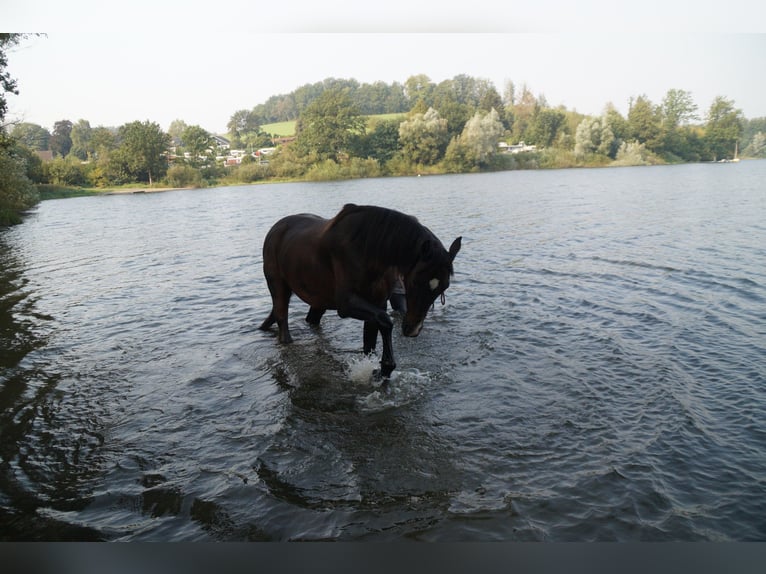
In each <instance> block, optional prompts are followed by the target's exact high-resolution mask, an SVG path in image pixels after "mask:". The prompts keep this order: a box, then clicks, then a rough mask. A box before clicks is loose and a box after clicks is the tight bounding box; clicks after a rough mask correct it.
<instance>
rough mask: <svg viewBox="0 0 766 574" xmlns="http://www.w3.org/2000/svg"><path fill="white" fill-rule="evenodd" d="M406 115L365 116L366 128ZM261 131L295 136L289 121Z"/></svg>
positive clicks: (269, 125) (263, 126)
mask: <svg viewBox="0 0 766 574" xmlns="http://www.w3.org/2000/svg"><path fill="white" fill-rule="evenodd" d="M406 115H407V114H404V113H397V114H377V115H373V116H367V127H368V128H369V126H370V125H372V124H374V123H375V122H379V121H386V120H393V119H398V118H401V119H402V120H404V118H405V117H406ZM261 130H263V131H264V132H266V133H267V134H273V135H275V136H282V137H288V136H294V135H295V120H291V121H289V122H275V123H272V124H263V125H262V126H261Z"/></svg>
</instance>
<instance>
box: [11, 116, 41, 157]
mask: <svg viewBox="0 0 766 574" xmlns="http://www.w3.org/2000/svg"><path fill="white" fill-rule="evenodd" d="M11 137H12V138H13V139H15V140H16V141H18V142H19V143H21V144H24V145H25V146H27V147H28V148H29V149H32V150H35V151H44V150H47V149H48V142H49V140H50V137H51V134H50V132H49V131H48V130H46V129H45V128H44V127H42V126H40V125H37V124H30V123H26V122H22V123H20V124H16V125H15V126H13V131H12V132H11Z"/></svg>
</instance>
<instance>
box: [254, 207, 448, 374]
mask: <svg viewBox="0 0 766 574" xmlns="http://www.w3.org/2000/svg"><path fill="white" fill-rule="evenodd" d="M460 243H461V237H458V238H457V239H455V241H453V242H452V245H451V246H450V248H449V250H447V249H445V248H444V245H442V243H441V241H439V239H438V238H437V237H436V236H435V235H434V234H433V233H432V232H431V231H430V230H428V228H426V227H424V226H423V225H421V224H420V223H419V222H418V220H417V219H416V218H415V217H412V216H410V215H405V214H403V213H400V212H398V211H394V210H392V209H386V208H383V207H375V206H358V205H354V204H347V205H345V206H344V207H343V209H341V211H340V213H338V214H337V215H336V216H335V217H334V218H332V219H329V220H328V219H323V218H321V217H318V216H316V215H310V214H300V215H289V216H287V217H285V218H283V219H280V220H279V221H278V222H277V223H275V224H274V226H273V227H272V228H271V229H270V230H269V232H268V234H267V235H266V239H265V240H264V242H263V273H264V275H265V276H266V282H267V284H268V287H269V292H270V293H271V300H272V309H271V313H269V316H268V317H267V318H266V320H265V321H264V322H263V324H262V325H261V327H260V328H261V329H263V330H268V329H269V328H271V326H272V325H273V324H274V323H276V324H277V326H278V328H279V342H280V343H290V342H291V341H292V337H291V336H290V330H289V328H288V325H287V308H288V305H289V303H290V297H291V295H292V294H293V293H295V294H297V295H298V297H300V298H301V299H302V300H303V301H305V302H306V303H308V304H309V306H310V309H309V312H308V315H307V316H306V321H308V322H309V323H310V324H312V325H318V324H319V321H320V320H321V318H322V315H324V313H325V311H327V310H328V309H334V310H337V312H338V315H339V316H340V317H352V318H354V319H359V320H361V321H364V337H363V345H364V352H365V353H366V354H370V353H372V352H373V351H374V350H375V346H376V344H377V339H378V332H380V334H381V337H382V339H383V355H382V357H381V361H380V367H381V369H380V374H381V375H382V376H383V377H389V376H390V375H391V373H392V372H393V370H394V369H395V368H396V362H395V360H394V351H393V348H392V343H391V334H392V331H393V326H394V325H393V321H392V320H391V317H389V315H388V313H387V312H386V300H387V299H388V298H389V296H391V294H392V292H393V291H394V287H395V285H396V282H397V281H398V280H401V281H402V283H403V285H404V291H405V299H406V311H405V312H404V313H403V315H404V317H403V320H402V331H403V333H404V335H405V336H407V337H417V336H418V334H420V331H421V329H422V328H423V321H424V320H425V318H426V314H427V313H428V309H429V308H430V307H431V306H432V305H433V303H434V301H436V299H437V297H440V296H441V298H442V302H443V301H444V292H445V291H446V289H447V288H448V287H449V284H450V277H451V276H452V275H453V274H454V270H453V267H452V262H453V261H454V259H455V256H456V255H457V253H458V251H460Z"/></svg>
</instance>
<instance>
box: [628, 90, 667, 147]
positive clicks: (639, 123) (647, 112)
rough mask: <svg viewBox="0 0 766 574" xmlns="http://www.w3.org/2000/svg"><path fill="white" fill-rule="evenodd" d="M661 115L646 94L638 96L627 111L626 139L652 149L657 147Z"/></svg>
mask: <svg viewBox="0 0 766 574" xmlns="http://www.w3.org/2000/svg"><path fill="white" fill-rule="evenodd" d="M661 122H662V116H661V111H660V108H658V107H657V106H655V105H654V104H652V102H651V101H650V100H649V98H647V97H646V96H643V95H642V96H638V98H636V100H635V101H633V102H632V104H631V106H630V110H629V111H628V139H630V140H636V141H638V142H639V143H644V144H646V147H647V148H649V149H651V150H654V149H657V148H658V147H659V144H660V141H659V137H660V134H661Z"/></svg>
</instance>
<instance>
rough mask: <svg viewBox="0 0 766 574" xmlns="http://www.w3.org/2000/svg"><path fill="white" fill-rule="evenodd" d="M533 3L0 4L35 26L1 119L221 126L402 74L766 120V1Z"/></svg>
mask: <svg viewBox="0 0 766 574" xmlns="http://www.w3.org/2000/svg"><path fill="white" fill-rule="evenodd" d="M246 4H247V5H246ZM514 4H517V6H514ZM530 4H533V5H534V6H533V7H529V6H526V5H522V4H520V3H515V2H511V1H508V2H496V3H493V2H477V3H476V4H475V5H472V4H471V3H470V2H465V1H464V0H463V1H462V2H452V1H448V0H442V1H441V2H437V3H435V4H434V5H431V4H430V3H429V2H416V1H413V0H409V1H404V0H388V1H387V2H385V3H373V2H358V1H357V2H351V1H348V0H325V1H323V2H311V3H310V2H308V1H307V0H298V1H296V0H281V1H277V0H273V1H271V2H268V3H264V2H253V3H245V2H212V1H211V0H205V1H200V0H185V1H165V2H163V1H161V0H153V1H149V0H133V1H132V2H129V3H127V2H126V3H120V4H115V3H110V2H103V1H102V0H69V1H67V2H61V1H60V0H56V1H53V0H3V2H2V5H0V22H3V23H4V25H3V28H4V29H6V30H10V31H27V32H32V31H34V32H45V33H47V37H39V38H31V39H29V40H27V41H25V42H24V43H23V44H22V46H20V47H19V48H16V49H14V50H13V51H11V52H10V53H9V54H8V56H9V67H8V69H9V71H10V73H11V75H12V76H13V77H14V78H16V79H17V80H18V86H19V90H20V95H19V96H17V97H16V96H11V97H10V98H9V103H10V113H9V116H10V117H9V119H16V120H22V121H28V122H33V123H38V124H41V125H43V126H45V127H47V128H49V129H51V128H52V127H53V123H54V122H55V121H57V120H60V119H69V120H71V121H73V122H76V121H77V120H79V119H81V118H82V119H87V120H88V121H90V124H91V126H94V127H95V126H97V125H105V126H119V125H122V124H124V123H126V122H130V121H134V120H147V119H148V120H151V121H155V122H158V123H159V124H160V125H161V126H162V127H163V128H165V129H167V128H168V126H169V124H170V122H171V121H173V120H174V119H182V120H184V121H185V122H186V123H187V124H198V125H200V126H202V127H203V128H205V129H207V130H209V131H211V132H214V133H224V132H225V131H226V124H227V122H228V120H229V118H230V117H231V115H232V113H234V112H235V111H237V110H240V109H250V108H252V107H253V106H255V105H257V104H259V103H263V102H264V101H266V99H268V98H269V97H270V96H272V95H275V94H281V93H287V92H291V91H292V90H294V89H295V88H297V87H298V86H301V85H303V84H307V83H313V82H318V81H321V80H323V79H325V78H327V77H336V78H355V79H356V80H358V81H359V82H374V81H378V80H382V81H384V82H387V83H391V82H394V81H396V82H401V83H404V82H405V81H406V79H407V78H408V77H410V76H411V75H414V74H426V75H427V76H428V77H429V78H430V79H431V80H432V81H434V82H436V83H438V82H440V81H442V80H445V79H449V78H452V77H454V76H456V75H458V74H467V75H470V76H473V77H476V78H486V79H489V80H491V81H492V82H493V83H494V84H495V87H496V88H497V89H498V91H500V92H501V93H502V91H503V87H504V85H505V83H506V81H508V80H512V81H513V82H514V83H515V84H516V85H517V86H520V85H522V84H524V83H526V84H527V85H528V86H529V87H530V88H531V89H532V91H533V92H534V93H535V94H540V93H542V94H544V95H545V97H546V99H547V101H548V103H549V104H551V105H554V106H555V105H559V104H563V105H565V106H566V107H567V108H570V109H576V110H577V111H579V112H583V113H588V114H598V113H600V112H601V111H602V110H603V108H604V106H605V104H607V103H608V102H611V103H613V104H615V105H616V106H617V108H618V109H619V110H620V111H621V112H622V113H627V107H628V102H629V100H630V98H631V97H635V96H638V95H641V94H645V95H647V96H648V97H649V98H650V99H651V100H652V101H653V102H655V103H660V102H661V100H662V98H663V96H664V95H665V93H666V92H667V91H668V90H669V89H671V88H678V89H683V90H688V91H690V92H691V93H692V97H693V98H694V101H695V102H696V103H697V105H698V106H699V108H700V113H701V114H702V115H704V112H705V111H706V110H707V109H708V107H709V106H710V103H711V102H712V100H713V98H714V97H715V96H717V95H723V96H726V97H728V98H730V99H732V100H734V102H735V105H736V106H737V107H738V108H740V109H741V110H742V111H743V112H744V114H745V116H746V117H749V118H752V117H762V116H766V74H764V69H766V33H764V32H766V8H765V7H764V6H765V5H766V3H765V2H755V1H750V0H746V1H741V2H738V3H736V4H730V5H726V6H724V5H723V4H721V3H720V2H710V1H709V0H701V1H699V0H696V1H695V2H691V1H686V0H684V1H681V2H675V3H674V2H671V1H669V0H666V1H664V2H663V1H659V0H642V1H641V2H638V1H636V2H633V3H631V4H630V5H631V6H633V8H634V9H633V10H630V9H627V8H615V6H619V5H618V4H615V2H614V0H580V1H578V2H576V3H575V2H566V3H563V2H557V1H553V0H535V1H534V2H530ZM320 6H321V10H320V8H319V7H320ZM520 6H523V7H520ZM722 7H723V8H727V7H729V8H732V10H726V9H723V10H722V9H721V8H722Z"/></svg>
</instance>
